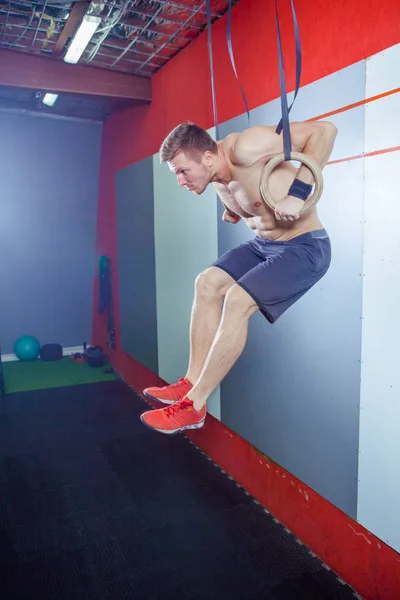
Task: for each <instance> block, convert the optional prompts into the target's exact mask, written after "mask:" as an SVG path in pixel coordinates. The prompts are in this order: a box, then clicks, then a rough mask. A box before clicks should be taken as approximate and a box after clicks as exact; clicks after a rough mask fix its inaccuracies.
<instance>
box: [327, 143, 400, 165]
mask: <svg viewBox="0 0 400 600" xmlns="http://www.w3.org/2000/svg"><path fill="white" fill-rule="evenodd" d="M399 150H400V146H394V147H393V148H384V149H383V150H374V151H373V152H365V154H357V155H356V156H346V158H338V159H336V160H330V161H329V162H328V163H326V164H327V165H336V164H337V163H342V162H348V161H349V160H356V159H358V158H368V156H378V155H379V154H387V153H388V152H398V151H399Z"/></svg>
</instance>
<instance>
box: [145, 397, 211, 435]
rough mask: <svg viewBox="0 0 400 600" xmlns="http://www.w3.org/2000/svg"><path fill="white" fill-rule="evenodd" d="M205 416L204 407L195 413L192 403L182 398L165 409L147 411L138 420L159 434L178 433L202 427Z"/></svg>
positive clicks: (205, 409) (205, 410)
mask: <svg viewBox="0 0 400 600" xmlns="http://www.w3.org/2000/svg"><path fill="white" fill-rule="evenodd" d="M206 414H207V408H206V406H203V408H202V409H201V410H200V411H197V410H195V409H194V406H193V401H192V400H189V398H184V399H183V400H179V402H175V404H172V405H171V406H167V407H166V408H158V409H157V410H148V411H146V412H144V413H142V414H141V415H140V419H141V421H142V423H144V424H145V425H147V427H150V429H154V430H155V431H159V432H160V433H178V431H184V430H185V429H200V427H203V425H204V421H205V418H206Z"/></svg>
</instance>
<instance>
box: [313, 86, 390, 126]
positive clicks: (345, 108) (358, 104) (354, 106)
mask: <svg viewBox="0 0 400 600" xmlns="http://www.w3.org/2000/svg"><path fill="white" fill-rule="evenodd" d="M399 92H400V88H396V89H395V90H390V91H389V92H384V93H383V94H378V95H377V96H371V98H365V100H360V101H359V102H354V104H348V105H347V106H342V107H341V108H336V109H335V110H331V111H330V112H327V113H324V114H323V115H318V117H311V119H307V121H320V120H321V119H326V118H327V117H332V116H333V115H338V114H339V113H342V112H346V111H347V110H351V109H352V108H357V107H358V106H364V105H365V104H370V103H371V102H375V101H376V100H380V99H381V98H386V97H387V96H392V95H393V94H398V93H399Z"/></svg>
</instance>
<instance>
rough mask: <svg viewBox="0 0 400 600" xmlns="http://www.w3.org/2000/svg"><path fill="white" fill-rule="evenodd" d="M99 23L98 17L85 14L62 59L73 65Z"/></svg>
mask: <svg viewBox="0 0 400 600" xmlns="http://www.w3.org/2000/svg"><path fill="white" fill-rule="evenodd" d="M100 23H101V18H100V17H92V16H91V15H85V16H84V17H83V20H82V23H81V24H80V26H79V29H78V31H77V32H76V34H75V36H74V38H73V40H72V42H71V44H70V46H69V48H68V52H67V53H66V55H65V56H64V61H65V62H67V63H71V64H73V65H75V64H76V63H77V62H78V61H79V59H80V57H81V56H82V54H83V53H84V51H85V48H86V46H87V45H88V43H89V42H90V40H91V39H92V36H93V34H94V32H95V31H96V29H97V28H98V26H99V25H100Z"/></svg>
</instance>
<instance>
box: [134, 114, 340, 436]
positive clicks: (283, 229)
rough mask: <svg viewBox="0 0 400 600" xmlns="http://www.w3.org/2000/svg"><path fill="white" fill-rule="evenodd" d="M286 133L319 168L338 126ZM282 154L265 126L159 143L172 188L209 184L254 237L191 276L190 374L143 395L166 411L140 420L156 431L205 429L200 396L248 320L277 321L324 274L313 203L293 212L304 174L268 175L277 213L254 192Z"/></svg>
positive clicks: (189, 133)
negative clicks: (172, 179) (173, 181)
mask: <svg viewBox="0 0 400 600" xmlns="http://www.w3.org/2000/svg"><path fill="white" fill-rule="evenodd" d="M290 134H291V141H292V150H293V151H294V152H295V151H296V152H303V153H304V154H306V155H308V156H311V157H312V158H313V159H314V160H315V161H316V162H317V164H318V166H319V167H320V169H323V168H324V166H325V165H326V163H327V161H328V159H329V156H330V154H331V152H332V149H333V145H334V142H335V138H336V135H337V129H336V127H335V126H334V125H333V124H332V123H330V122H323V121H320V122H307V123H292V124H291V125H290ZM281 152H283V139H282V136H281V135H278V134H276V133H275V128H274V127H263V126H260V127H251V128H249V129H246V130H245V131H243V133H233V134H231V135H228V136H227V137H226V138H225V139H224V140H222V141H219V142H215V141H214V140H213V139H212V138H211V137H210V136H209V135H208V133H207V132H206V131H205V130H204V129H202V128H201V127H199V126H198V125H195V124H193V123H183V124H181V125H178V126H177V127H176V128H175V129H173V130H172V131H171V133H170V134H169V135H168V136H167V138H166V139H165V140H164V142H163V143H162V145H161V149H160V161H161V162H162V163H164V162H167V163H168V166H169V169H170V171H171V172H172V173H173V174H174V175H176V177H177V180H178V185H179V186H181V187H182V186H184V187H186V189H188V190H189V191H191V192H193V193H194V194H196V195H200V194H202V193H203V192H204V190H205V189H206V188H207V186H208V185H209V184H212V185H213V186H214V188H215V190H216V192H217V194H218V196H219V197H220V199H221V201H222V203H223V205H224V207H225V212H224V214H223V220H224V221H226V222H227V223H232V224H235V223H238V221H240V220H241V219H242V220H244V221H245V223H246V225H247V226H248V227H249V228H250V229H251V230H252V231H253V232H254V239H252V240H251V241H249V242H246V243H244V244H240V245H239V246H238V247H237V248H234V249H232V250H229V251H228V252H227V253H225V254H224V255H223V256H221V257H219V258H218V259H217V260H216V261H215V262H214V263H213V265H211V266H210V267H209V268H208V269H206V270H205V271H204V272H202V273H200V275H198V277H197V278H196V282H195V296H194V302H193V307H192V314H191V324H190V356H189V366H188V370H187V372H186V374H185V376H184V377H182V378H180V379H179V380H178V381H177V382H176V383H173V384H172V385H169V386H166V387H161V388H160V387H159V388H157V387H156V388H154V387H153V388H147V389H145V390H144V391H143V393H144V394H145V396H147V397H148V398H150V399H152V400H158V401H160V402H162V403H164V404H166V405H168V406H166V407H165V408H160V409H157V410H150V411H146V412H145V413H143V414H142V415H141V420H142V422H143V423H144V424H145V425H147V426H148V427H150V428H152V429H155V430H156V431H160V432H162V433H176V432H178V431H183V430H185V429H196V428H199V427H202V426H203V424H204V420H205V416H206V402H207V399H208V398H209V396H210V395H211V393H212V392H213V390H214V389H215V388H216V387H217V386H218V385H219V383H220V382H221V381H222V380H223V379H224V377H225V376H226V375H227V373H228V372H229V371H230V369H231V368H232V366H233V365H234V363H235V362H236V360H237V359H238V358H239V356H240V354H241V352H242V351H243V348H244V346H245V343H246V338H247V330H248V320H249V318H250V316H251V315H252V314H254V313H255V312H256V311H257V310H260V311H261V313H262V314H263V315H264V316H265V317H266V319H267V320H268V321H269V322H270V323H274V322H275V321H276V320H277V319H278V318H279V317H280V316H281V315H282V314H283V313H284V312H285V311H286V310H287V309H288V308H289V307H290V306H291V305H292V304H293V303H294V302H296V301H297V300H298V299H299V298H301V296H303V295H304V294H305V293H306V292H307V291H308V290H309V289H310V288H311V287H312V286H313V285H315V283H317V281H319V280H320V279H321V277H323V276H324V274H325V273H326V272H327V270H328V268H329V265H330V261H331V248H330V240H329V237H328V234H327V232H326V231H325V229H324V228H323V227H322V225H321V222H320V220H319V218H318V215H317V209H316V207H315V206H314V207H313V208H312V209H311V210H310V211H308V212H307V213H305V214H304V215H301V214H300V211H301V208H302V206H303V203H304V199H306V198H307V196H308V195H309V194H310V191H311V188H312V186H311V185H310V184H312V183H313V177H312V175H311V172H310V171H309V169H308V168H307V167H304V166H300V168H299V169H296V167H295V166H294V165H293V164H292V163H290V162H283V163H281V165H280V166H278V167H277V168H276V169H275V170H274V171H273V172H272V174H271V176H270V180H269V190H270V193H271V195H272V197H273V198H276V199H279V198H281V199H282V200H280V201H279V202H278V203H277V205H276V206H275V211H273V210H271V209H270V208H269V207H268V206H267V205H266V204H265V202H264V201H263V199H262V197H261V195H260V177H261V174H262V169H263V167H264V165H265V164H266V163H267V162H268V161H269V160H270V159H271V158H272V157H274V156H275V155H276V154H278V153H281ZM302 198H304V199H302Z"/></svg>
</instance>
